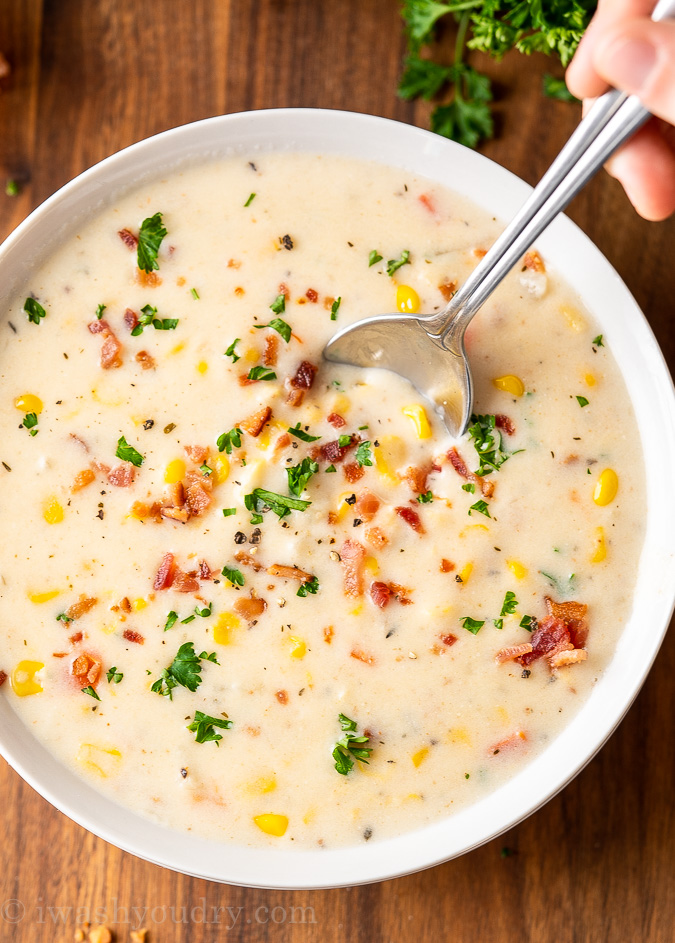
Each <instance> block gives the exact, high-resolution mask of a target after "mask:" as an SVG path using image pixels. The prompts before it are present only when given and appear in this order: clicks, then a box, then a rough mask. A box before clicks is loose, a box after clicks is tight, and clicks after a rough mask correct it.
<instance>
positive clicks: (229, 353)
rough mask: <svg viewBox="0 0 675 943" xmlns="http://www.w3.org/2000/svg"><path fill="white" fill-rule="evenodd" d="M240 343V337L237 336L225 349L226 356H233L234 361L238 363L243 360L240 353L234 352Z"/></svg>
mask: <svg viewBox="0 0 675 943" xmlns="http://www.w3.org/2000/svg"><path fill="white" fill-rule="evenodd" d="M238 343H239V338H238V337H235V339H234V340H233V341H232V343H231V344H230V346H229V347H228V348H227V350H226V351H225V356H226V357H231V358H232V363H236V362H237V361H238V360H241V357H240V356H239V354H235V352H234V348H235V347H236V346H237V344H238Z"/></svg>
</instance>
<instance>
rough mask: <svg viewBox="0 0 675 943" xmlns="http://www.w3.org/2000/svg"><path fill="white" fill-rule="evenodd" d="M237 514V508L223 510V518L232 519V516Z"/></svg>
mask: <svg viewBox="0 0 675 943" xmlns="http://www.w3.org/2000/svg"><path fill="white" fill-rule="evenodd" d="M236 513H237V509H236V508H223V517H232V515H233V514H236Z"/></svg>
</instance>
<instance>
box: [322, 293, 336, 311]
mask: <svg viewBox="0 0 675 943" xmlns="http://www.w3.org/2000/svg"><path fill="white" fill-rule="evenodd" d="M334 302H335V298H333V297H332V296H331V295H326V296H325V297H324V299H323V306H324V308H325V309H326V311H330V309H331V308H332V307H333V303H334Z"/></svg>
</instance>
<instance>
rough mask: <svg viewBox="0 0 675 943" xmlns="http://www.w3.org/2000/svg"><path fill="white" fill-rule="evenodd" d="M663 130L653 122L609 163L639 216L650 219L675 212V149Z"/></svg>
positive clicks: (667, 131) (611, 172)
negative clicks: (670, 144)
mask: <svg viewBox="0 0 675 943" xmlns="http://www.w3.org/2000/svg"><path fill="white" fill-rule="evenodd" d="M665 130H666V134H668V133H670V132H672V129H671V128H668V129H665ZM663 131H664V129H662V128H659V123H658V122H656V121H650V122H649V124H647V125H645V127H644V128H642V129H641V130H640V131H638V133H637V134H636V135H635V137H633V138H632V139H631V141H630V142H629V143H628V144H626V145H625V147H622V148H621V150H620V151H617V153H616V154H615V155H614V157H613V158H612V159H611V160H610V161H609V162H608V164H607V171H608V172H609V173H610V174H611V175H612V177H616V179H617V180H619V181H620V183H621V184H622V186H623V188H624V190H625V191H626V194H627V196H628V199H629V200H630V201H631V203H632V204H633V206H634V207H635V209H636V210H637V211H638V213H639V214H640V216H643V217H644V218H645V219H649V220H660V219H666V217H668V216H670V215H671V213H673V212H675V152H674V151H673V149H672V148H671V147H670V146H669V144H668V142H667V140H666V138H665V137H664V134H663Z"/></svg>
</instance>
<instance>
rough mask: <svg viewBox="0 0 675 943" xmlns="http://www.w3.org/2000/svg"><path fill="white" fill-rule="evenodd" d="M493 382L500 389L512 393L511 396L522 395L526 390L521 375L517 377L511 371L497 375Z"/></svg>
mask: <svg viewBox="0 0 675 943" xmlns="http://www.w3.org/2000/svg"><path fill="white" fill-rule="evenodd" d="M492 383H493V386H496V387H497V389H498V390H502V392H504V393H510V394H511V396H522V395H523V393H524V392H525V387H524V385H523V381H522V380H521V379H520V377H515V376H513V374H510V373H508V374H506V376H503V377H495V378H494V380H493V381H492Z"/></svg>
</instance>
